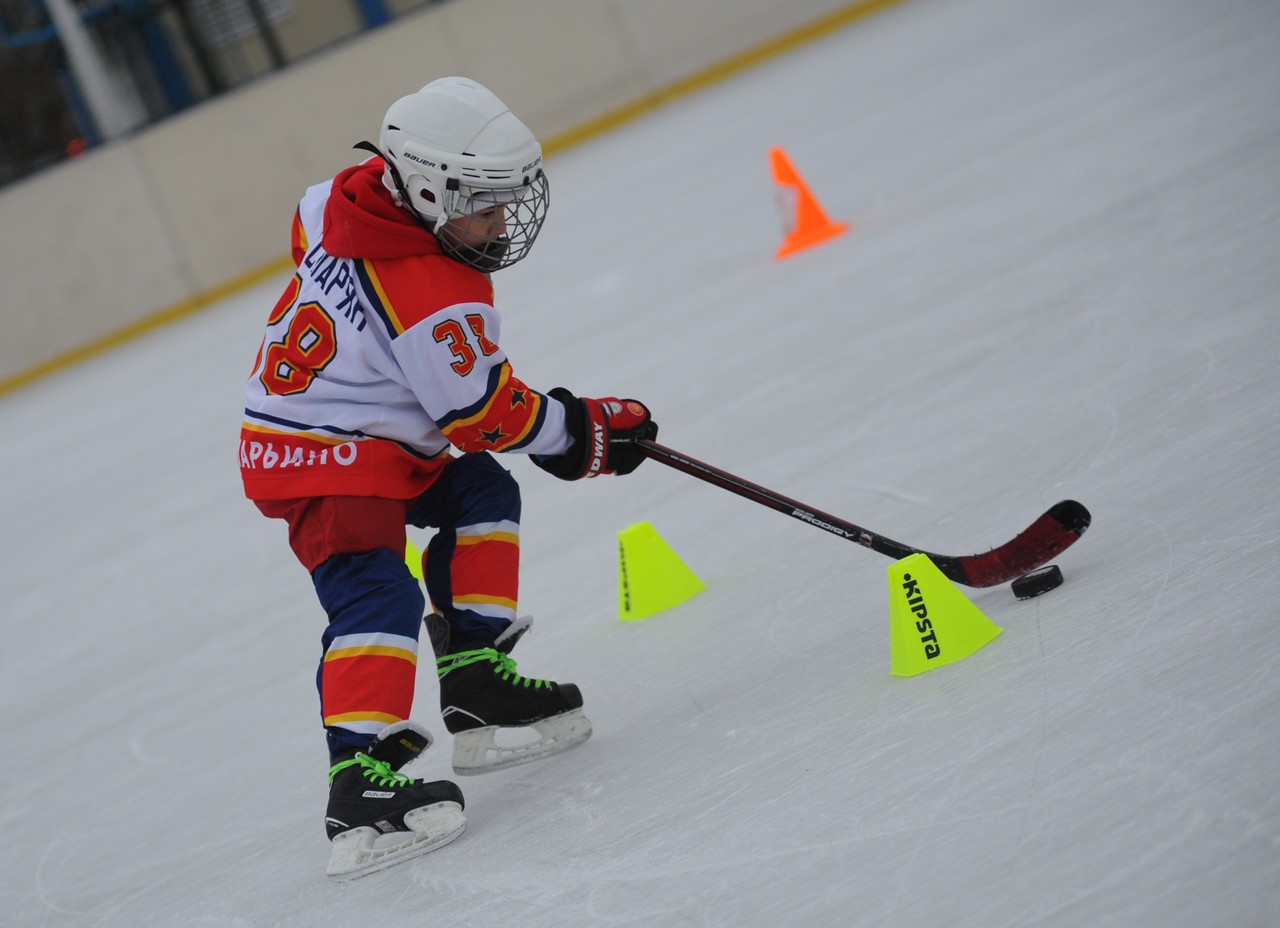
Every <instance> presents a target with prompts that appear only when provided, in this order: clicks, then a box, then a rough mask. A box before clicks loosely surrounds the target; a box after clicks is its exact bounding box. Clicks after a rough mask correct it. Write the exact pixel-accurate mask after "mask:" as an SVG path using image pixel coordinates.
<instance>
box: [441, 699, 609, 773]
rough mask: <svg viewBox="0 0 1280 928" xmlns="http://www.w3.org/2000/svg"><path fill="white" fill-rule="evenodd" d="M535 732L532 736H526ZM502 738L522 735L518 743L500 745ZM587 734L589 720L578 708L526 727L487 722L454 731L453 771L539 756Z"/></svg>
mask: <svg viewBox="0 0 1280 928" xmlns="http://www.w3.org/2000/svg"><path fill="white" fill-rule="evenodd" d="M532 734H536V735H537V736H538V737H537V738H536V740H533V741H529V740H527V738H528V736H530V735H532ZM500 735H501V736H502V737H503V740H504V741H506V740H508V739H512V738H516V739H519V738H521V737H524V738H525V739H526V740H524V741H523V742H522V743H516V744H510V745H506V744H503V745H500V744H499V743H498V738H499V736H500ZM590 737H591V720H590V719H588V718H587V717H586V716H585V715H583V713H582V710H581V709H570V710H569V711H568V712H562V713H560V714H559V715H553V716H551V717H550V718H546V719H540V720H539V721H537V722H533V723H532V724H530V725H529V726H527V727H500V726H497V725H488V726H486V727H484V728H473V729H471V730H470V731H462V732H458V733H457V734H456V735H454V736H453V772H454V773H456V774H458V776H471V775H473V774H477V773H488V772H489V771H490V770H502V769H505V768H507V767H514V766H516V765H517V764H527V763H529V762H530V761H535V760H541V759H542V758H544V757H550V756H551V755H552V754H558V753H560V752H561V751H566V750H568V749H569V748H571V747H574V746H576V745H579V744H582V742H584V741H586V740H587V739H588V738H590Z"/></svg>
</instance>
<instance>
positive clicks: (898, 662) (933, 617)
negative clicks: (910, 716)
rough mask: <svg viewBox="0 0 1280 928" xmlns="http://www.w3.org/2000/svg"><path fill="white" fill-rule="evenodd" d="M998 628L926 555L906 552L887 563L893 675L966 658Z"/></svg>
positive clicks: (996, 632) (922, 669) (905, 673)
mask: <svg viewBox="0 0 1280 928" xmlns="http://www.w3.org/2000/svg"><path fill="white" fill-rule="evenodd" d="M1002 631H1004V629H1002V628H1000V627H999V626H997V625H996V624H995V623H993V622H992V621H991V620H990V619H988V618H987V617H986V616H985V615H983V614H982V610H980V609H979V608H978V607H977V606H975V605H974V604H973V603H972V602H970V601H969V598H968V597H967V596H965V595H964V594H963V593H961V592H960V590H959V589H958V588H957V587H956V585H955V584H954V583H952V582H951V581H950V580H948V579H947V578H946V577H945V576H944V575H943V573H942V571H940V570H938V568H937V566H935V565H934V563H933V561H931V560H929V558H928V556H927V555H924V554H912V555H911V556H910V557H904V558H903V559H902V560H900V561H897V562H895V563H894V564H893V565H891V566H890V567H889V649H890V653H891V655H892V666H891V669H890V673H892V674H893V675H894V676H896V677H911V676H914V675H915V674H918V673H924V672H925V671H926V670H933V669H934V668H935V667H941V666H942V665H943V664H950V663H951V662H952V661H958V660H961V659H963V658H966V657H968V656H969V655H970V654H972V653H973V652H974V651H976V650H978V649H979V648H981V647H982V646H983V645H984V644H986V643H987V642H988V641H990V640H991V639H992V638H994V637H995V636H996V635H998V634H1000V632H1002Z"/></svg>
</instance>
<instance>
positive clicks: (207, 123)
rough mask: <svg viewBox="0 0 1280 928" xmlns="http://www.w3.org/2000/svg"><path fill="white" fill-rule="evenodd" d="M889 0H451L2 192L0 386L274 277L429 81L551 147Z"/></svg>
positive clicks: (550, 150)
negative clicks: (452, 79)
mask: <svg viewBox="0 0 1280 928" xmlns="http://www.w3.org/2000/svg"><path fill="white" fill-rule="evenodd" d="M898 2H900V0H863V2H859V3H849V2H847V0H844V2H841V0H789V2H787V3H779V2H777V0H701V2H699V3H689V2H687V0H540V2H539V3H538V4H537V5H536V7H534V5H532V4H530V5H527V6H526V5H524V4H519V5H517V4H514V3H512V2H510V0H455V2H452V3H446V4H442V5H440V6H433V7H429V8H427V9H424V10H422V11H420V12H418V13H415V14H413V15H409V16H405V17H403V18H401V19H398V20H396V22H395V23H393V24H392V25H390V26H389V27H386V28H383V29H379V30H375V31H373V32H369V33H366V34H364V35H362V36H360V37H359V38H357V39H355V40H353V41H350V42H347V43H344V44H342V45H340V46H337V47H335V48H333V49H331V50H329V51H327V52H325V53H322V54H319V55H316V56H314V57H312V58H309V59H307V60H306V61H304V62H301V63H299V64H296V65H294V66H292V67H290V68H289V69H288V70H286V71H283V72H281V73H279V74H276V75H272V76H271V77H269V78H265V79H262V80H260V81H257V82H254V83H252V84H250V85H248V86H246V87H243V88H241V89H239V90H237V91H233V92H231V93H229V94H226V95H224V96H222V97H219V98H217V99H215V100H213V101H211V102H208V103H205V104H203V105H201V106H199V107H197V108H194V109H193V110H191V111H189V112H187V113H184V114H181V115H178V116H176V117H173V118H171V119H169V120H167V121H165V122H163V123H160V124H158V125H156V126H154V127H151V128H149V129H146V130H144V131H141V132H139V133H137V134H136V135H134V136H132V137H129V138H127V139H123V140H120V141H117V142H114V143H112V144H110V145H106V146H103V147H101V148H98V149H95V150H94V151H92V152H90V153H89V154H88V155H86V156H85V157H83V158H81V159H78V160H76V161H73V162H67V163H64V164H61V165H58V166H56V167H54V168H51V169H49V170H47V171H44V172H42V173H40V174H38V175H35V176H33V177H31V178H29V179H27V180H25V181H23V182H21V183H18V184H14V185H11V186H9V187H7V188H5V189H3V190H0V236H2V240H3V242H4V247H3V248H0V279H3V280H4V281H5V282H6V287H5V299H4V306H3V310H2V311H0V312H2V318H3V326H4V338H3V339H0V393H3V392H4V391H5V389H6V388H13V387H14V386H17V385H19V384H21V383H24V382H26V381H27V380H30V379H32V378H33V377H35V376H38V375H39V374H40V373H41V372H43V371H45V370H48V369H51V368H55V367H58V366H60V365H61V364H62V363H65V362H66V361H67V360H69V359H71V358H74V357H75V356H76V355H77V354H79V353H84V352H88V351H92V350H94V349H93V346H101V345H103V344H104V343H110V342H112V341H113V340H117V339H119V338H121V337H123V336H127V335H128V334H129V333H130V332H133V331H137V330H138V329H140V328H147V327H150V326H152V325H154V324H156V322H157V321H159V320H162V319H163V318H166V317H167V316H172V315H178V314H181V313H183V312H186V311H189V310H190V309H192V308H194V307H196V306H199V305H202V304H203V303H205V302H207V301H208V300H209V299H211V298H213V297H217V296H219V295H222V294H224V293H225V292H227V291H228V290H229V289H235V288H236V287H238V286H241V285H243V284H245V283H247V282H250V281H252V280H254V279H258V278H261V277H262V276H264V275H268V274H271V273H275V272H277V271H283V269H284V267H285V264H284V261H285V258H286V253H287V246H288V224H289V219H290V216H291V215H292V211H293V208H294V205H295V204H296V202H297V199H298V197H299V196H300V195H301V193H302V191H303V189H305V187H306V186H307V185H309V184H311V183H315V182H317V181H320V180H323V179H324V178H326V177H328V176H330V175H331V174H333V173H334V172H335V171H337V170H339V169H340V168H342V167H343V166H344V165H346V164H348V163H350V162H351V160H352V159H353V158H354V157H356V156H355V154H354V153H353V152H352V151H351V146H352V145H353V144H354V143H355V142H358V141H360V140H361V139H365V138H370V139H376V132H377V126H378V119H379V117H380V116H381V114H382V112H383V109H384V108H385V107H386V105H387V104H389V103H390V102H391V101H392V100H394V99H395V98H396V97H398V96H400V95H402V94H405V93H409V92H411V91H413V90H415V89H417V88H418V87H420V86H421V85H422V84H425V83H427V82H428V81H429V80H432V79H434V78H436V77H442V76H445V75H449V74H465V75H467V76H470V77H474V78H476V79H477V80H479V81H481V82H482V83H484V84H486V85H487V86H489V87H490V88H491V89H493V90H494V91H495V92H496V93H497V94H498V95H499V96H500V97H502V98H503V99H504V100H505V101H506V102H507V103H508V104H509V105H510V106H511V107H512V109H513V110H514V111H515V112H516V113H517V114H518V115H520V116H521V118H522V119H524V121H525V122H526V123H528V124H529V126H530V127H531V128H532V129H533V130H534V132H536V133H537V134H538V135H539V137H540V138H542V139H543V140H544V143H545V145H546V147H547V149H548V153H549V154H552V155H554V153H555V150H556V149H557V148H563V147H564V146H565V145H566V144H569V143H571V142H572V141H574V140H575V139H576V138H579V137H582V136H583V135H585V134H590V133H591V132H593V131H596V130H598V129H599V128H601V127H603V126H605V125H607V124H609V123H610V122H611V121H614V120H618V119H621V118H624V117H625V116H626V114H627V113H628V112H630V111H633V110H638V109H642V108H643V107H645V106H647V105H650V104H652V103H653V102H655V101H657V100H660V99H662V97H663V95H664V94H667V93H670V92H672V91H673V90H674V91H677V92H678V90H679V89H680V85H681V83H682V82H689V81H691V80H693V81H705V80H708V79H711V78H713V77H714V76H715V74H716V69H717V68H719V67H721V66H723V65H726V64H727V63H734V62H736V63H737V64H742V63H744V62H748V61H750V60H751V58H752V57H753V56H756V55H759V56H760V57H763V56H764V55H766V54H768V52H769V50H770V48H771V43H772V47H776V46H777V44H778V43H781V42H786V41H792V42H794V41H799V40H801V39H803V38H804V37H805V36H806V34H809V31H811V34H813V35H820V34H822V33H823V32H824V31H830V30H831V29H833V28H836V27H837V26H839V25H842V24H844V23H846V22H852V21H854V20H856V19H858V18H860V17H861V16H864V15H868V14H870V13H873V12H876V11H878V10H880V9H882V8H885V7H889V6H893V5H895V4H896V3H898ZM534 9H536V10H537V12H536V14H534V13H532V12H531V11H532V10H534ZM516 11H518V12H516Z"/></svg>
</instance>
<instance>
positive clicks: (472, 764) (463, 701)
mask: <svg viewBox="0 0 1280 928" xmlns="http://www.w3.org/2000/svg"><path fill="white" fill-rule="evenodd" d="M426 623H427V628H428V631H429V633H430V636H431V641H432V645H433V647H435V649H436V654H437V660H436V668H437V671H438V673H439V674H440V711H441V714H442V715H443V716H444V723H445V727H447V728H448V729H449V731H450V733H451V734H452V735H453V770H454V773H457V774H459V775H469V774H475V773H486V772H488V771H490V770H501V769H502V768H504V767H512V766H515V765H516V764H523V763H527V762H529V761H532V760H539V759H540V758H543V757H547V756H549V755H551V754H556V753H558V752H560V751H563V750H565V749H567V748H571V747H573V746H574V745H577V744H581V743H582V742H584V741H586V740H587V739H588V738H590V737H591V722H590V720H589V719H588V718H587V717H586V716H585V715H583V714H582V693H581V692H580V691H579V690H578V687H577V686H575V685H574V684H572V683H553V682H551V681H550V680H534V679H531V678H529V677H523V676H521V675H520V674H519V673H518V672H517V671H516V662H515V661H514V660H513V659H512V658H511V656H510V652H511V649H512V648H513V647H514V646H515V643H516V641H518V640H519V638H520V636H521V635H523V634H524V632H525V631H527V630H528V628H529V625H530V620H529V619H527V618H522V619H518V620H517V621H516V622H514V623H512V625H511V626H510V627H508V628H507V630H506V631H505V632H504V633H503V634H502V635H500V636H499V637H498V639H497V640H496V641H487V642H486V641H481V642H470V643H463V644H461V645H459V646H457V647H456V648H454V647H452V646H450V644H449V641H448V628H447V626H445V624H444V621H443V619H441V617H440V616H438V615H429V616H427V618H426ZM510 729H523V730H524V731H523V732H522V733H521V736H523V735H536V738H535V740H532V741H530V740H528V739H527V738H517V737H513V736H512V735H511V734H509V733H508V734H507V736H506V737H505V738H504V739H503V740H504V742H506V741H514V743H504V744H502V745H499V744H498V742H497V736H498V734H499V732H500V731H504V730H510ZM529 729H532V731H529Z"/></svg>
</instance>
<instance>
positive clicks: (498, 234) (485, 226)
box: [444, 205, 507, 248]
mask: <svg viewBox="0 0 1280 928" xmlns="http://www.w3.org/2000/svg"><path fill="white" fill-rule="evenodd" d="M444 228H445V229H448V230H449V232H450V233H451V237H452V239H453V240H454V241H456V242H457V243H458V244H460V245H465V246H467V247H469V248H483V247H484V246H485V245H487V244H488V243H490V242H495V241H497V240H498V239H500V238H503V237H504V236H505V235H506V234H507V210H506V207H505V206H502V205H497V206H490V207H488V208H487V209H482V210H478V211H477V212H474V213H472V214H471V215H470V216H459V217H458V218H457V219H450V220H449V221H448V222H447V223H445V225H444Z"/></svg>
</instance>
